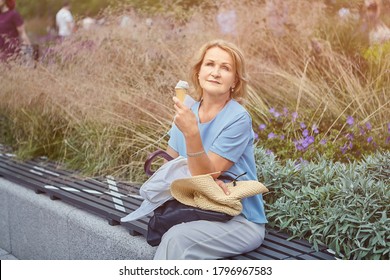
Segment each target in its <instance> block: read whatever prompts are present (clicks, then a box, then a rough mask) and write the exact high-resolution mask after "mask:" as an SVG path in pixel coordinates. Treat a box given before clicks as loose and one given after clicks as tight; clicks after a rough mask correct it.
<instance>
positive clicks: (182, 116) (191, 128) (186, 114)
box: [173, 96, 198, 137]
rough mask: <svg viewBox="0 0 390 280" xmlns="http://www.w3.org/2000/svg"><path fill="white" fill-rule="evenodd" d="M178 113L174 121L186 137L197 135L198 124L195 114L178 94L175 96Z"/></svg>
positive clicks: (174, 100)
mask: <svg viewBox="0 0 390 280" xmlns="http://www.w3.org/2000/svg"><path fill="white" fill-rule="evenodd" d="M173 102H174V103H175V105H174V107H175V110H176V115H175V118H174V123H175V124H176V126H177V127H178V128H179V129H180V131H181V132H182V133H183V134H184V136H185V137H187V136H192V135H195V134H196V133H197V132H198V125H197V120H196V116H195V114H194V113H193V112H192V111H191V110H190V108H188V107H187V106H185V105H184V104H183V103H182V102H181V101H180V100H179V99H178V98H177V97H176V96H174V97H173Z"/></svg>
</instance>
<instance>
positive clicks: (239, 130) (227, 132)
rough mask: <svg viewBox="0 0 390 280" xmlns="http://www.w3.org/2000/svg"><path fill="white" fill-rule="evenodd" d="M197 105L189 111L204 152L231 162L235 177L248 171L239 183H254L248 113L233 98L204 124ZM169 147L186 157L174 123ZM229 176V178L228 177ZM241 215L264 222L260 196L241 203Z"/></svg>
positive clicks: (198, 103) (182, 136)
mask: <svg viewBox="0 0 390 280" xmlns="http://www.w3.org/2000/svg"><path fill="white" fill-rule="evenodd" d="M199 105H200V102H196V103H195V104H194V105H192V107H191V110H192V111H193V112H194V113H195V115H196V117H197V120H198V126H199V130H200V136H201V139H202V143H203V148H204V150H205V151H206V152H207V153H208V152H210V151H211V152H213V153H216V154H218V155H219V156H221V157H223V158H226V159H228V160H230V161H231V162H233V163H234V164H233V166H232V167H231V168H230V169H229V170H228V171H230V172H232V173H234V174H236V175H241V174H242V173H244V172H247V174H246V175H245V176H242V177H240V178H239V180H257V174H256V163H255V158H254V151H253V149H254V145H253V141H254V132H253V129H252V119H251V117H250V115H249V113H248V112H247V111H246V110H245V108H244V107H243V106H241V105H240V104H239V103H238V102H237V101H235V100H234V99H232V100H230V101H229V102H228V103H227V104H226V106H225V107H224V108H223V109H222V110H221V111H220V112H219V113H218V114H217V116H216V117H215V118H214V119H212V120H211V121H209V122H207V123H200V122H199V115H198V111H199ZM169 135H170V139H169V141H168V145H169V146H170V147H171V148H172V149H174V150H175V151H176V152H178V153H179V155H181V156H183V157H187V153H186V145H185V139H184V135H183V134H182V133H181V131H180V130H179V129H178V128H177V126H176V125H175V124H173V125H172V128H171V129H170V131H169ZM230 176H231V175H230ZM242 205H243V210H242V214H243V215H244V216H245V217H246V218H247V219H248V220H250V221H252V222H255V223H261V224H262V223H267V219H266V216H265V212H264V202H263V197H262V195H261V194H259V195H255V196H252V197H248V198H244V199H243V200H242Z"/></svg>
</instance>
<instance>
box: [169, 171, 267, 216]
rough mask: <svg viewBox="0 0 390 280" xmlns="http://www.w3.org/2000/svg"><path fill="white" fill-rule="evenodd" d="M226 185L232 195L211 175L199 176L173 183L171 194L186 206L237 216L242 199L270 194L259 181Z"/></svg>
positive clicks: (240, 208) (240, 209)
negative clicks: (225, 191) (226, 192)
mask: <svg viewBox="0 0 390 280" xmlns="http://www.w3.org/2000/svg"><path fill="white" fill-rule="evenodd" d="M226 185H227V188H228V189H229V191H230V195H226V194H225V193H224V191H223V190H222V189H221V187H219V186H218V185H217V183H216V182H215V180H214V179H213V177H212V176H211V175H209V174H206V175H198V176H193V177H189V178H184V179H177V180H175V181H173V182H172V184H171V194H172V196H173V197H174V198H176V199H177V200H178V201H179V202H181V203H183V204H185V205H189V206H193V207H198V208H201V209H204V210H211V211H217V212H222V213H226V214H228V215H231V216H237V215H239V214H240V213H241V211H242V204H241V199H243V198H245V197H250V196H253V195H256V194H260V193H265V192H268V189H267V188H266V187H265V186H264V185H263V184H262V183H260V182H258V181H237V182H236V186H233V182H231V183H227V184H226Z"/></svg>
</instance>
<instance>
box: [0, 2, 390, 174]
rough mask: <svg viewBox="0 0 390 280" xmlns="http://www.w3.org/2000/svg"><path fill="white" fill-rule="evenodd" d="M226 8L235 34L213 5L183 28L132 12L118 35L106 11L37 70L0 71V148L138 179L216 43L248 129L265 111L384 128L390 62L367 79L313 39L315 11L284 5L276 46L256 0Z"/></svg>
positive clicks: (191, 15)
mask: <svg viewBox="0 0 390 280" xmlns="http://www.w3.org/2000/svg"><path fill="white" fill-rule="evenodd" d="M233 2H234V3H235V9H236V12H237V18H238V25H237V29H238V32H237V36H230V35H222V34H220V32H219V29H218V26H217V23H216V20H215V15H216V11H217V9H216V7H213V6H210V4H207V5H205V6H200V7H197V8H194V9H193V10H191V11H186V14H185V15H186V18H185V20H183V19H182V18H180V14H167V15H165V16H162V15H156V16H154V17H153V25H152V26H151V27H149V26H147V25H146V24H145V20H146V16H143V15H141V14H138V15H137V14H135V13H133V14H132V19H133V22H134V23H135V25H131V26H128V27H125V28H120V27H119V26H118V23H119V21H120V17H121V11H120V10H110V11H107V12H106V14H105V16H106V24H105V25H104V26H100V27H97V28H96V29H94V30H92V31H90V32H86V31H81V30H80V31H78V32H77V34H75V35H74V36H73V37H72V38H70V39H68V40H65V41H64V42H62V43H60V44H55V45H52V46H50V49H49V50H47V51H46V52H45V53H44V56H43V57H42V61H41V62H39V63H38V64H37V65H36V68H31V67H26V66H24V65H20V64H18V63H13V64H12V65H0V71H1V73H2V74H1V76H0V85H1V89H0V109H1V111H0V112H1V113H0V118H2V125H1V126H0V128H1V130H2V132H1V131H0V132H1V133H0V142H7V143H8V144H12V146H13V147H14V149H15V150H16V152H17V153H18V154H19V155H20V156H22V157H33V156H36V155H42V154H44V155H48V156H49V157H51V158H53V159H56V160H59V161H63V162H64V163H66V164H68V165H69V166H70V167H72V168H76V169H79V170H82V171H84V172H86V173H88V174H107V173H110V174H114V175H117V176H121V177H123V178H126V179H128V180H132V181H142V180H144V179H145V177H144V175H143V173H142V166H143V162H144V160H145V157H146V155H147V154H148V153H149V152H151V151H153V150H155V149H157V148H165V146H166V141H167V137H166V132H167V131H168V129H169V127H170V125H171V120H172V117H173V108H172V101H171V97H172V95H173V88H174V86H175V84H176V82H177V81H178V80H179V79H181V80H183V79H188V76H187V71H188V65H189V63H190V61H191V57H192V55H193V53H194V52H195V51H196V50H197V49H198V48H199V47H200V46H201V45H202V44H203V43H204V42H206V41H208V40H211V39H215V38H220V37H222V38H226V39H228V40H231V41H233V42H235V43H237V44H238V45H239V46H240V47H242V49H243V50H244V52H245V53H246V56H247V61H248V68H249V75H250V87H249V96H248V102H247V106H248V108H249V110H250V111H251V112H252V116H253V119H254V124H258V123H260V122H262V121H264V120H266V114H265V113H266V112H267V111H268V109H269V108H270V107H279V108H282V107H287V108H289V109H290V110H291V111H298V112H300V114H301V115H305V116H307V118H308V119H310V120H311V122H312V123H317V124H320V123H323V124H324V126H326V127H328V128H331V127H332V126H334V125H335V124H336V123H337V122H338V121H341V120H343V119H345V118H346V117H347V116H349V115H352V116H354V117H355V118H356V119H359V120H361V121H367V120H370V121H371V123H372V125H373V127H374V129H375V130H378V131H381V130H383V131H385V129H386V127H385V126H386V125H387V122H388V120H389V114H388V109H389V107H390V106H389V99H388V96H389V89H390V87H389V79H388V78H386V77H388V75H389V74H388V70H386V69H389V68H390V67H387V66H390V65H389V61H390V60H385V62H382V64H381V67H382V68H381V69H384V70H381V71H382V72H381V76H376V77H367V76H365V73H361V71H362V70H361V68H360V66H359V65H357V64H356V63H355V62H354V61H353V60H351V59H349V58H348V56H345V55H343V54H341V53H339V52H336V51H335V50H333V49H332V45H331V43H329V42H324V41H321V38H318V37H316V36H317V33H316V30H317V29H318V25H319V24H321V23H322V22H324V21H326V20H328V18H327V16H326V14H325V12H324V9H323V7H322V6H321V4H320V3H317V2H309V1H298V2H295V1H292V2H291V5H289V16H288V26H289V28H288V29H286V30H287V32H286V35H285V36H282V37H277V36H275V35H274V34H273V33H272V32H271V30H269V29H268V28H267V24H266V18H267V14H266V9H265V7H264V3H262V2H261V3H259V2H258V1H245V2H242V1H233ZM205 7H207V9H206V8H205ZM248 11H250V12H248ZM316 43H320V47H321V50H320V51H319V52H318V51H316V49H315V48H314V47H313V44H316ZM378 79H380V82H378Z"/></svg>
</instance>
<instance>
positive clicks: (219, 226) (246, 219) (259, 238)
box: [154, 40, 267, 259]
mask: <svg viewBox="0 0 390 280" xmlns="http://www.w3.org/2000/svg"><path fill="white" fill-rule="evenodd" d="M191 79H192V83H193V84H194V86H195V89H196V91H197V94H198V95H199V98H198V100H199V101H197V102H196V103H195V104H194V105H193V106H192V107H191V108H188V107H186V106H185V105H183V103H181V102H180V101H179V99H178V98H176V97H174V98H173V101H174V107H175V110H176V115H175V120H174V124H173V126H172V128H171V130H170V140H169V142H168V148H167V152H168V153H169V154H170V155H171V156H172V157H178V156H179V155H181V156H184V157H187V159H188V166H189V169H190V172H191V174H192V175H200V174H208V173H213V172H217V171H230V172H233V173H234V174H237V175H239V174H242V173H244V172H247V174H246V175H245V176H243V177H241V179H242V180H257V176H256V164H255V160H254V152H253V140H254V133H253V130H252V120H251V117H250V115H249V114H248V112H247V111H246V110H245V109H244V107H242V106H241V105H240V104H239V102H238V101H240V100H242V98H243V97H244V96H245V94H246V84H247V81H246V72H245V63H244V57H243V55H242V53H241V51H240V50H239V49H238V48H237V47H236V46H235V45H233V44H231V43H228V42H225V41H222V40H217V41H212V42H209V43H207V44H205V45H204V46H203V47H202V48H201V50H200V52H199V55H198V57H197V60H196V61H195V63H194V65H193V67H192V69H191ZM214 177H215V178H216V177H218V175H215V176H214ZM217 183H218V185H219V186H220V187H221V188H222V189H223V190H224V192H225V193H226V195H229V193H228V190H227V188H226V186H225V184H224V182H222V181H219V180H217ZM242 204H243V211H242V214H241V215H239V216H236V217H234V218H233V219H232V220H230V221H228V222H225V223H221V222H210V221H194V222H189V223H183V224H179V225H176V226H174V227H172V228H171V229H170V230H168V231H167V232H166V233H165V234H164V236H163V238H162V241H161V243H160V245H159V247H158V249H157V251H156V254H155V257H154V258H155V259H217V258H223V257H228V256H233V255H237V254H242V253H245V252H248V251H251V250H253V249H255V248H257V247H259V246H260V245H261V244H262V242H263V240H264V234H265V223H266V222H267V220H266V217H265V213H264V205H263V199H262V196H261V195H256V196H253V197H250V198H246V199H244V200H243V201H242Z"/></svg>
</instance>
